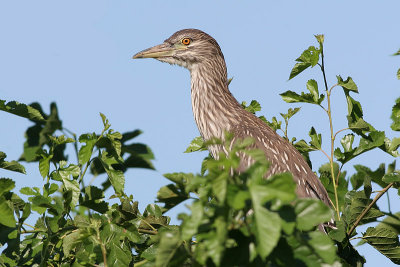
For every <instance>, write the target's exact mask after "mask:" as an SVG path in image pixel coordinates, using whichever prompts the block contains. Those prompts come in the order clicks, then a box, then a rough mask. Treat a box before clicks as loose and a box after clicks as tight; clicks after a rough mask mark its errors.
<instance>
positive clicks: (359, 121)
mask: <svg viewBox="0 0 400 267" xmlns="http://www.w3.org/2000/svg"><path fill="white" fill-rule="evenodd" d="M343 91H344V94H345V96H346V100H347V112H348V115H347V122H348V126H349V128H350V129H352V130H353V132H355V133H357V134H360V133H364V132H365V131H375V129H374V127H372V125H370V124H369V123H367V122H366V121H364V119H363V110H362V107H361V104H360V102H358V101H356V100H355V99H354V98H352V97H351V96H350V94H349V90H347V89H345V88H343Z"/></svg>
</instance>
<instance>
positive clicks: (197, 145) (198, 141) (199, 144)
mask: <svg viewBox="0 0 400 267" xmlns="http://www.w3.org/2000/svg"><path fill="white" fill-rule="evenodd" d="M204 150H207V147H206V146H205V145H204V141H203V138H202V137H201V136H197V137H195V138H194V139H193V140H192V141H191V142H190V144H189V146H188V147H187V148H186V150H185V152H184V153H190V152H195V151H204Z"/></svg>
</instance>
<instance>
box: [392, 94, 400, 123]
mask: <svg viewBox="0 0 400 267" xmlns="http://www.w3.org/2000/svg"><path fill="white" fill-rule="evenodd" d="M390 118H391V119H392V121H393V123H392V125H390V127H391V128H392V130H393V131H400V98H397V99H396V103H395V104H394V106H393V107H392V114H391V116H390Z"/></svg>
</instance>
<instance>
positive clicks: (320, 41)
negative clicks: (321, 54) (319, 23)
mask: <svg viewBox="0 0 400 267" xmlns="http://www.w3.org/2000/svg"><path fill="white" fill-rule="evenodd" d="M314 36H315V38H316V39H317V41H318V43H319V45H320V46H322V45H323V43H324V39H325V37H324V35H323V34H317V35H314Z"/></svg>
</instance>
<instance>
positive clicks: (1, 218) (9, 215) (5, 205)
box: [0, 196, 17, 227]
mask: <svg viewBox="0 0 400 267" xmlns="http://www.w3.org/2000/svg"><path fill="white" fill-rule="evenodd" d="M16 223H17V222H16V220H15V217H14V211H13V209H12V208H11V204H10V201H8V200H6V199H5V198H4V196H0V224H2V225H5V226H8V227H15V225H16Z"/></svg>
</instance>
